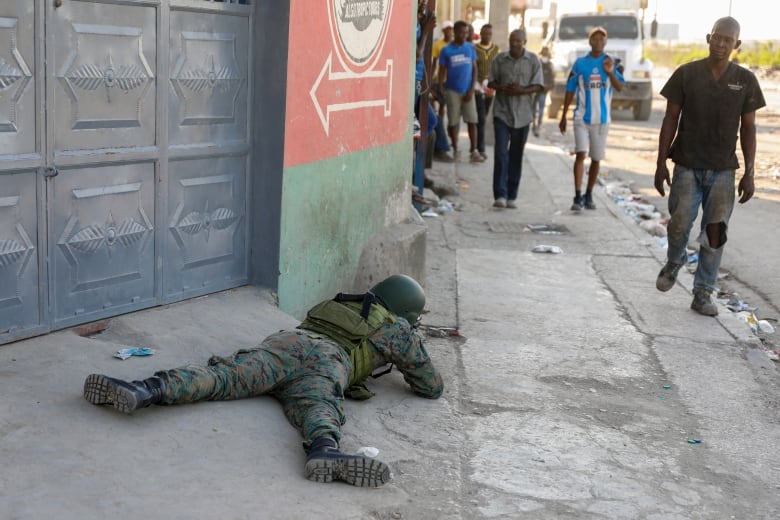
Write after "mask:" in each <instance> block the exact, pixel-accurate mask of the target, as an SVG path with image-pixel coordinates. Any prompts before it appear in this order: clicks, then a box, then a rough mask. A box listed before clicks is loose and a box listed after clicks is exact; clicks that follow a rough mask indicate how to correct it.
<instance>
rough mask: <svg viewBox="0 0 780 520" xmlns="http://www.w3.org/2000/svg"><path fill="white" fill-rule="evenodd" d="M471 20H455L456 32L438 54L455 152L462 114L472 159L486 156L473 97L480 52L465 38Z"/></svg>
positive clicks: (440, 79) (456, 152) (448, 129)
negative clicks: (479, 140) (480, 146)
mask: <svg viewBox="0 0 780 520" xmlns="http://www.w3.org/2000/svg"><path fill="white" fill-rule="evenodd" d="M468 27H469V24H467V23H466V22H464V21H463V20H458V21H457V22H455V28H454V30H455V33H454V34H455V36H454V39H453V40H452V42H450V43H449V44H447V45H446V46H445V47H444V48H443V49H442V50H441V53H440V54H439V84H440V85H442V86H443V87H444V99H445V102H446V103H447V132H448V133H449V135H450V141H451V144H452V151H453V156H454V157H455V159H457V158H458V134H459V131H458V130H459V128H460V118H461V116H462V117H463V121H464V122H465V123H466V126H467V127H468V133H469V145H470V147H469V153H470V154H469V157H470V159H471V161H472V162H482V161H484V160H485V159H484V158H483V157H482V156H481V155H479V152H478V151H477V120H478V118H477V105H476V103H475V101H474V84H475V83H476V81H477V53H476V52H475V51H474V46H473V45H472V44H471V43H469V42H467V41H466V36H467V35H468Z"/></svg>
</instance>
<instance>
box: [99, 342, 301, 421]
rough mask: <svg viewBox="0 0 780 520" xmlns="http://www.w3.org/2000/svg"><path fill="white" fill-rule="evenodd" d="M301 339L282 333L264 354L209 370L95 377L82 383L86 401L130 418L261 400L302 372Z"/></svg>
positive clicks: (248, 353)
mask: <svg viewBox="0 0 780 520" xmlns="http://www.w3.org/2000/svg"><path fill="white" fill-rule="evenodd" d="M301 338H302V335H301V334H300V333H299V332H298V331H289V332H280V333H277V334H273V335H271V336H269V337H268V338H266V339H265V340H264V341H263V344H262V347H261V348H257V349H251V350H239V351H238V352H236V353H235V354H233V355H232V356H230V357H228V358H221V357H217V356H213V357H212V358H211V359H209V362H208V365H206V366H201V365H188V366H185V367H181V368H176V369H173V370H163V371H160V372H157V373H155V377H152V378H148V379H145V380H143V381H133V382H125V381H122V380H119V379H115V378H112V377H109V376H105V375H102V374H92V375H90V376H89V377H87V380H86V382H85V383H84V397H85V399H87V400H88V401H89V402H91V403H92V404H109V405H113V406H114V408H116V409H117V410H119V411H120V412H123V413H132V412H133V411H134V410H137V409H138V408H143V407H146V406H149V405H151V404H179V403H191V402H196V401H203V400H229V399H241V398H244V397H253V396H257V395H262V394H265V393H267V392H269V391H270V390H271V389H272V388H273V387H274V386H275V385H277V384H279V383H280V382H282V381H283V380H284V379H285V378H287V377H289V376H290V375H291V374H293V373H295V371H297V370H299V369H300V367H301V364H300V362H299V361H298V359H297V357H296V356H295V350H296V346H297V344H298V342H299V340H300V339H301ZM306 339H307V340H308V338H306Z"/></svg>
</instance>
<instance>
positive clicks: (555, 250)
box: [531, 245, 563, 255]
mask: <svg viewBox="0 0 780 520" xmlns="http://www.w3.org/2000/svg"><path fill="white" fill-rule="evenodd" d="M531 251H533V252H534V253H552V254H555V255H558V254H561V253H563V249H561V248H560V247H558V246H545V245H539V246H536V247H534V248H533V249H532V250H531Z"/></svg>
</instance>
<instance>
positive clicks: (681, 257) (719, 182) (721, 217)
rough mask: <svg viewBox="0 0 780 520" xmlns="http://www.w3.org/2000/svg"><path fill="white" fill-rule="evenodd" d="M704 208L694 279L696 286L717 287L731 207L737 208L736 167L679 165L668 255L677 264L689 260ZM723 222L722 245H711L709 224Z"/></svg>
mask: <svg viewBox="0 0 780 520" xmlns="http://www.w3.org/2000/svg"><path fill="white" fill-rule="evenodd" d="M699 206H701V208H702V216H701V228H700V232H699V237H698V239H697V242H698V243H699V264H698V266H697V267H696V274H695V276H694V279H693V287H694V289H706V290H708V291H715V290H716V289H717V287H716V285H715V284H716V282H717V279H718V268H719V267H720V260H721V257H722V256H723V246H724V245H725V244H726V230H727V229H728V223H729V218H730V217H731V211H732V210H733V209H734V170H717V171H716V170H692V169H690V168H685V167H684V166H679V165H675V167H674V174H673V177H672V187H671V189H670V190H669V213H670V215H671V219H670V220H669V224H668V226H667V234H668V240H669V248H668V250H667V252H666V256H667V259H668V260H669V261H670V262H674V263H676V264H685V263H687V260H688V255H687V253H686V250H685V249H686V246H687V245H688V237H689V236H690V233H691V228H692V227H693V223H694V222H695V221H696V217H697V216H698V213H699ZM719 223H720V224H721V229H720V245H719V246H718V247H717V248H713V247H711V246H710V241H709V238H708V237H707V224H719Z"/></svg>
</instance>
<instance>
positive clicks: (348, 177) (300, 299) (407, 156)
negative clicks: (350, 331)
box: [278, 135, 413, 318]
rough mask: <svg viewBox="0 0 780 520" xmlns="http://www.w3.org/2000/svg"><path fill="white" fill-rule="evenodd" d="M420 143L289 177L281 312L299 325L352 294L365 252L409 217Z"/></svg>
mask: <svg viewBox="0 0 780 520" xmlns="http://www.w3.org/2000/svg"><path fill="white" fill-rule="evenodd" d="M412 160H413V156H412V139H411V135H410V136H409V138H408V139H404V140H402V141H400V142H398V143H394V144H391V145H387V146H381V147H376V148H371V149H369V150H365V151H362V152H356V153H352V154H348V155H341V156H338V157H335V158H331V159H326V160H323V161H318V162H314V163H308V164H303V165H300V166H293V167H289V168H286V169H285V170H284V180H283V185H282V216H281V241H280V242H281V243H280V253H279V255H280V258H279V285H278V295H279V308H280V309H282V310H283V311H285V312H287V313H289V314H292V315H293V316H296V317H298V318H303V317H304V315H305V313H306V311H307V310H308V309H309V308H310V307H311V306H312V305H313V304H314V303H316V302H318V301H321V300H323V299H326V298H330V297H332V296H333V295H334V294H336V293H338V292H341V291H344V290H345V289H346V288H347V287H348V286H349V285H350V283H351V281H352V279H353V278H354V276H355V270H356V267H357V264H358V260H359V258H360V253H361V251H362V250H363V247H364V245H365V244H366V242H368V240H370V239H371V237H372V236H374V235H375V234H377V233H378V232H380V231H381V230H382V229H384V228H386V227H388V226H391V225H393V224H397V223H399V222H403V221H404V220H405V219H406V218H408V214H409V213H408V212H409V206H410V204H411V180H412Z"/></svg>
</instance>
